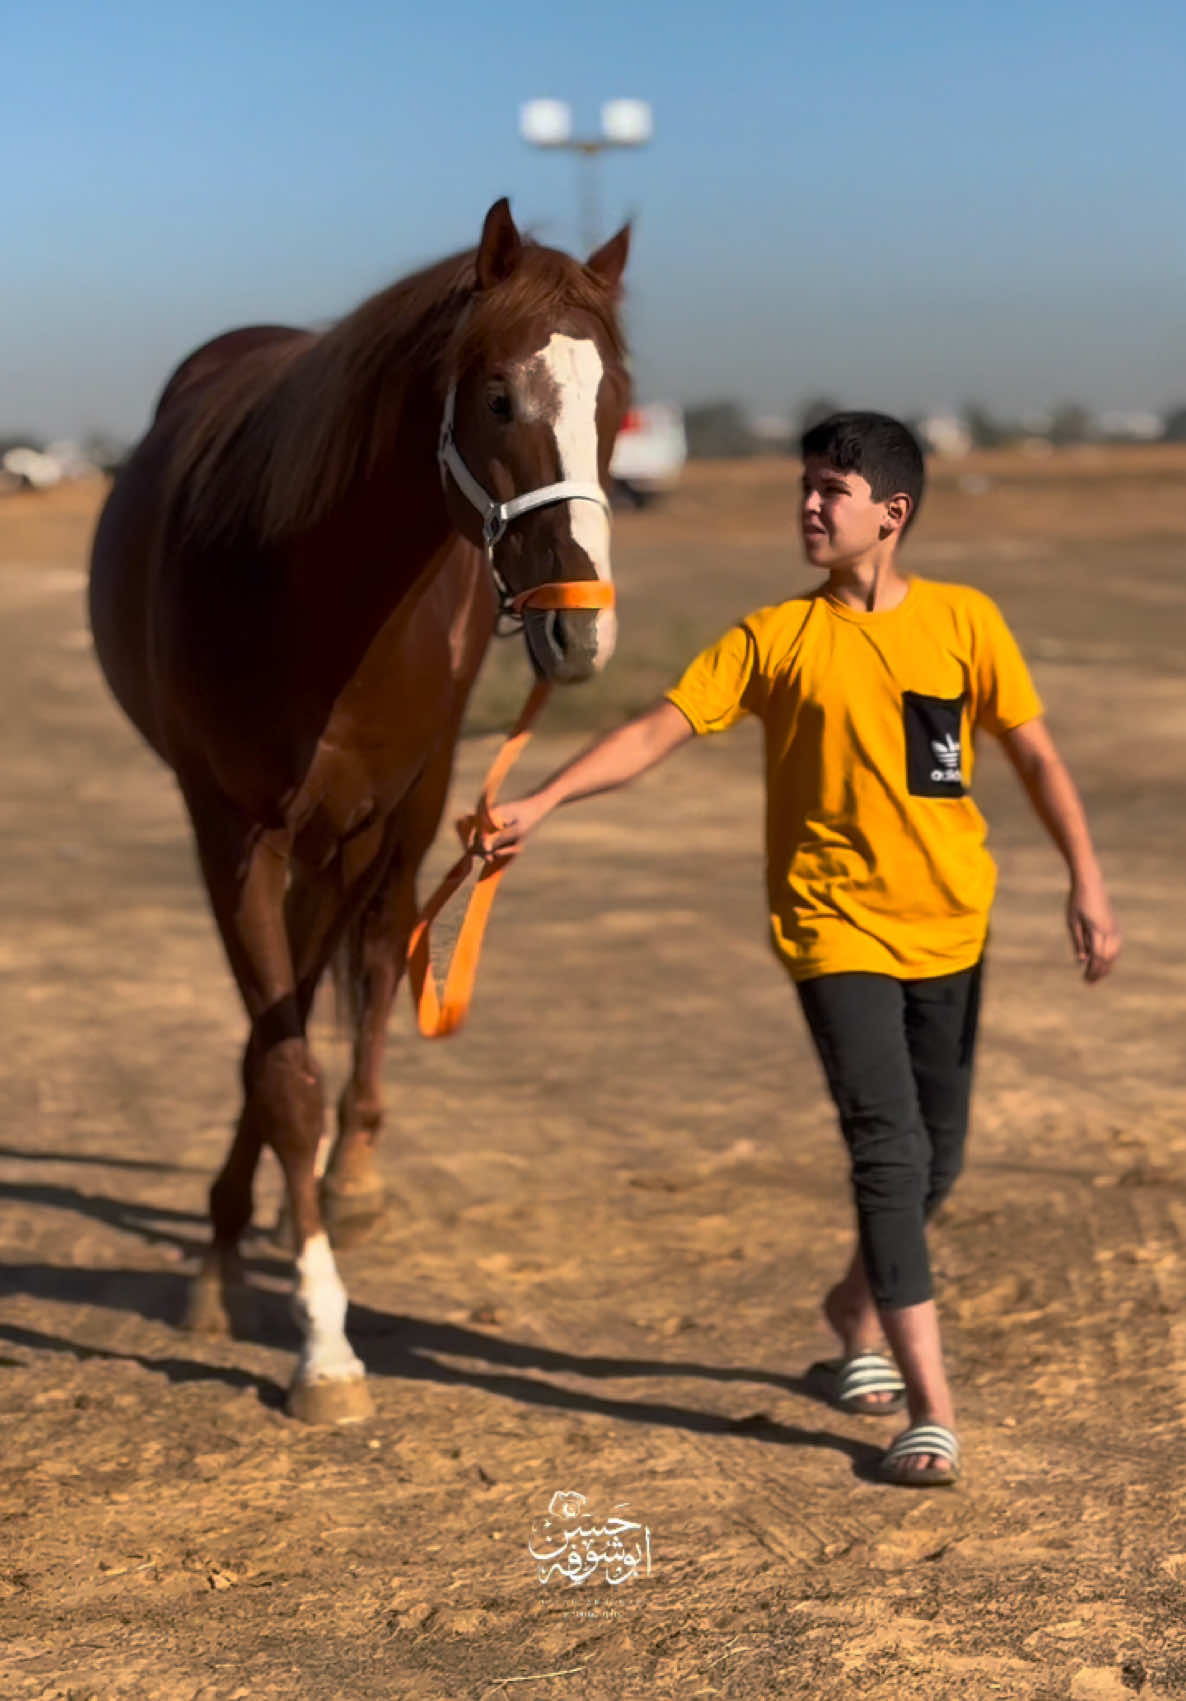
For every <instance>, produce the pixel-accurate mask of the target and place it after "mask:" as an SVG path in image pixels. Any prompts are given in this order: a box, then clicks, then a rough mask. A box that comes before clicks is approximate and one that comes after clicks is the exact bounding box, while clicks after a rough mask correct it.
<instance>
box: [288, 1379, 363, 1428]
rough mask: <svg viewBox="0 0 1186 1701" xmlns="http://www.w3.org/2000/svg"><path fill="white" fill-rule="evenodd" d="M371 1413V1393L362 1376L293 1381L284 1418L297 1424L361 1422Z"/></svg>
mask: <svg viewBox="0 0 1186 1701" xmlns="http://www.w3.org/2000/svg"><path fill="white" fill-rule="evenodd" d="M374 1412H375V1407H374V1403H373V1401H372V1400H371V1391H370V1389H369V1388H368V1387H367V1384H366V1378H365V1377H362V1376H340V1377H325V1378H323V1379H321V1380H320V1381H317V1382H301V1381H296V1382H294V1383H293V1385H292V1387H291V1388H290V1389H289V1390H288V1415H289V1417H294V1418H296V1419H298V1421H299V1422H301V1423H362V1422H364V1421H365V1420H366V1419H367V1418H369V1417H373V1416H374Z"/></svg>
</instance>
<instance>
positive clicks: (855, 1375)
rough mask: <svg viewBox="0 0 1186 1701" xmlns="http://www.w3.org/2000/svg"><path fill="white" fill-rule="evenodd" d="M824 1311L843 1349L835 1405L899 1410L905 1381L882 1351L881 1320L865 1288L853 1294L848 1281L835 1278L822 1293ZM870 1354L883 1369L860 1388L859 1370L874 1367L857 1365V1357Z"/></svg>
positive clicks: (870, 1412)
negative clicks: (880, 1363)
mask: <svg viewBox="0 0 1186 1701" xmlns="http://www.w3.org/2000/svg"><path fill="white" fill-rule="evenodd" d="M862 1286H863V1284H862ZM823 1313H824V1316H825V1318H826V1319H827V1321H828V1326H829V1327H830V1328H831V1329H832V1330H833V1332H834V1333H835V1334H836V1335H838V1336H839V1338H840V1344H841V1346H842V1347H843V1349H844V1358H843V1363H842V1364H841V1366H840V1370H839V1372H838V1374H837V1381H836V1403H837V1405H840V1406H842V1407H843V1409H844V1410H845V1411H848V1412H860V1413H862V1414H864V1415H865V1416H873V1417H881V1416H885V1415H887V1414H888V1413H891V1412H896V1411H898V1410H900V1409H901V1405H902V1396H903V1391H904V1384H903V1383H902V1381H901V1379H900V1378H899V1377H898V1376H897V1372H896V1371H895V1370H894V1367H893V1363H892V1361H891V1360H890V1359H888V1358H886V1356H885V1354H884V1352H883V1351H882V1336H881V1323H880V1320H879V1319H878V1316H877V1310H876V1307H875V1306H874V1304H873V1302H872V1300H871V1299H870V1298H869V1296H868V1290H865V1291H864V1293H862V1294H856V1293H854V1291H853V1288H852V1286H851V1285H850V1284H849V1283H848V1282H837V1283H836V1285H835V1287H833V1288H829V1290H828V1292H827V1293H826V1294H825V1296H824V1304H823ZM871 1358H877V1359H880V1360H881V1362H882V1365H884V1372H883V1374H882V1375H881V1376H879V1377H876V1378H873V1379H872V1383H871V1385H869V1386H866V1387H865V1388H860V1387H859V1386H858V1384H859V1382H860V1380H861V1377H860V1374H859V1372H860V1370H861V1369H863V1368H865V1369H870V1370H871V1369H873V1368H875V1367H874V1366H872V1365H871V1364H868V1363H867V1364H866V1365H865V1366H860V1365H859V1364H858V1363H857V1361H858V1360H862V1359H863V1360H866V1361H868V1360H869V1359H871ZM850 1367H851V1368H850ZM846 1372H847V1373H848V1374H847V1375H846ZM846 1383H847V1387H846ZM877 1384H880V1386H878V1385H877Z"/></svg>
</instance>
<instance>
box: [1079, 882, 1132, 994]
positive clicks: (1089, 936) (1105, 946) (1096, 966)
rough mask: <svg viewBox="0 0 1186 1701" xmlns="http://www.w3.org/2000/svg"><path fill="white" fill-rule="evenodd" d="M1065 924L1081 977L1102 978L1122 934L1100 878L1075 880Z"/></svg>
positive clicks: (1119, 944)
mask: <svg viewBox="0 0 1186 1701" xmlns="http://www.w3.org/2000/svg"><path fill="white" fill-rule="evenodd" d="M1067 927H1068V928H1069V929H1070V934H1071V945H1072V948H1073V950H1074V952H1075V956H1076V958H1077V959H1078V961H1079V962H1080V963H1082V964H1083V979H1084V980H1086V981H1097V980H1103V978H1104V976H1105V975H1106V974H1107V973H1108V971H1109V969H1110V968H1111V967H1112V964H1113V963H1114V962H1115V961H1116V959H1117V957H1118V956H1119V955H1120V946H1121V943H1122V941H1121V935H1120V929H1119V928H1118V927H1117V925H1116V917H1115V916H1114V915H1113V914H1112V905H1111V904H1110V902H1109V901H1108V893H1107V888H1106V887H1105V886H1104V883H1103V881H1102V880H1101V879H1099V878H1094V879H1086V880H1076V881H1075V882H1074V884H1073V885H1072V887H1071V892H1070V896H1069V897H1068V899H1067Z"/></svg>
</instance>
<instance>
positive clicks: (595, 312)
mask: <svg viewBox="0 0 1186 1701" xmlns="http://www.w3.org/2000/svg"><path fill="white" fill-rule="evenodd" d="M573 314H581V315H584V316H587V317H589V318H591V319H592V320H593V321H594V323H595V324H596V325H597V326H598V328H599V330H600V331H601V333H602V336H603V338H604V341H605V344H606V347H607V350H608V352H609V354H610V356H611V358H612V359H614V360H616V361H621V360H622V359H623V358H624V356H625V341H624V338H623V335H622V328H621V324H620V322H619V319H618V291H617V290H616V289H614V288H610V287H609V286H608V285H607V284H605V283H604V282H603V281H602V280H601V279H600V278H598V277H596V276H595V275H594V274H593V273H592V272H590V271H588V270H587V269H586V268H585V267H584V266H582V265H580V264H579V263H578V262H577V261H576V260H573V259H571V258H570V256H569V255H567V254H562V253H561V252H560V251H559V250H558V249H555V248H545V247H543V246H542V245H540V244H536V243H533V242H525V243H524V245H523V250H522V256H521V258H520V261H519V264H518V266H517V267H516V268H515V270H514V271H513V272H512V273H511V275H510V277H509V278H506V279H505V280H504V281H503V282H502V283H500V284H497V285H495V287H494V288H493V289H488V290H483V291H482V292H480V293H479V294H476V295H474V296H473V298H472V300H471V302H470V305H469V308H468V311H467V312H466V313H465V314H464V315H462V317H461V318H460V319H459V320H458V322H457V325H456V327H455V328H454V331H453V334H452V336H451V337H450V339H449V342H448V345H447V348H446V351H445V363H446V367H447V371H448V376H449V377H450V378H454V377H456V376H457V375H459V374H460V373H462V372H464V371H466V370H467V368H469V367H470V366H472V365H474V364H475V363H476V362H478V361H479V360H480V359H481V358H482V356H483V354H484V353H485V352H486V351H487V350H489V349H490V348H493V347H497V346H499V345H500V344H501V345H504V346H505V344H506V343H507V342H510V341H513V340H515V338H516V337H517V336H519V335H520V334H521V333H522V332H524V331H527V330H534V329H536V328H537V327H538V328H544V327H547V328H552V329H554V328H555V327H556V325H557V324H558V323H559V322H561V321H563V320H565V319H566V318H568V317H569V316H571V315H573Z"/></svg>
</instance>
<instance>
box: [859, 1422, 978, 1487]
mask: <svg viewBox="0 0 1186 1701" xmlns="http://www.w3.org/2000/svg"><path fill="white" fill-rule="evenodd" d="M920 1459H932V1460H934V1459H946V1460H947V1466H946V1468H943V1467H941V1466H938V1465H935V1464H929V1465H926V1466H923V1465H920V1464H919V1463H918V1462H917V1461H918V1460H920ZM911 1461H914V1463H913V1464H912V1463H911ZM877 1474H878V1476H879V1477H880V1478H881V1481H882V1482H890V1483H895V1484H896V1485H897V1486H898V1487H900V1488H948V1487H950V1486H951V1484H952V1483H955V1482H958V1481H959V1474H960V1444H959V1442H958V1441H957V1440H956V1438H955V1436H954V1435H953V1434H952V1433H951V1431H950V1430H949V1429H944V1427H943V1425H942V1424H941V1423H916V1424H912V1425H911V1427H910V1428H909V1429H905V1430H903V1431H902V1433H901V1435H899V1436H898V1438H897V1440H896V1441H892V1442H891V1443H890V1445H889V1447H888V1448H887V1449H886V1451H885V1454H884V1455H883V1457H882V1460H881V1464H880V1465H879V1466H878V1470H877Z"/></svg>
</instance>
